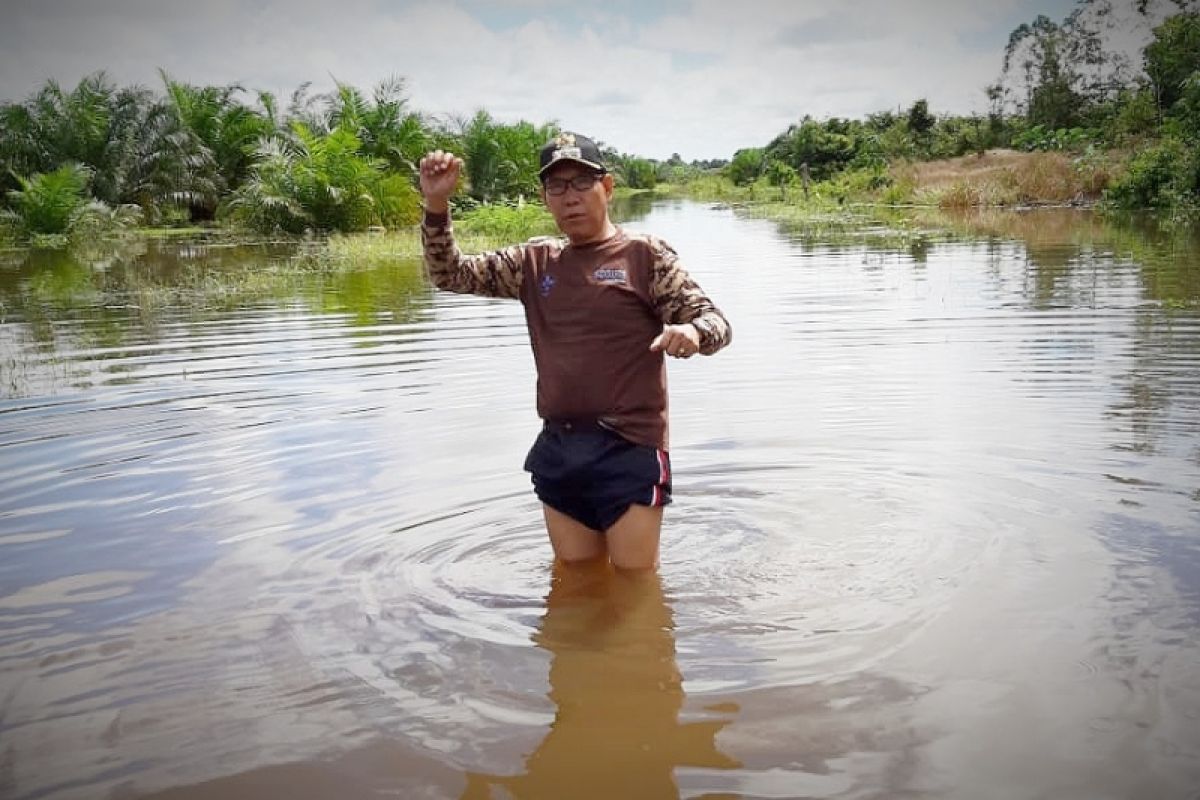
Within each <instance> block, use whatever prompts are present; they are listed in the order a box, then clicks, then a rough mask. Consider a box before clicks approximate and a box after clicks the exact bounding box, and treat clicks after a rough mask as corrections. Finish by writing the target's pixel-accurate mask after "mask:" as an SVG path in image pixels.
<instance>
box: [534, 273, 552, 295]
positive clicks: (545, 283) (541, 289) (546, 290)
mask: <svg viewBox="0 0 1200 800" xmlns="http://www.w3.org/2000/svg"><path fill="white" fill-rule="evenodd" d="M553 288H554V276H553V275H550V274H548V273H547V274H546V275H543V276H542V282H541V283H540V284H538V293H540V294H541V295H542V297H549V296H550V290H551V289H553Z"/></svg>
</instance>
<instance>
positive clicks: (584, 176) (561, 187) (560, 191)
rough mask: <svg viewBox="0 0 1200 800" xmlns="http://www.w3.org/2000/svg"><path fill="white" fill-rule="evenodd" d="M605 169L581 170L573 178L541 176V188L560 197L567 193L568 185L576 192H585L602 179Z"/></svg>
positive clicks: (605, 173)
mask: <svg viewBox="0 0 1200 800" xmlns="http://www.w3.org/2000/svg"><path fill="white" fill-rule="evenodd" d="M607 174H608V172H607V171H603V172H601V171H599V170H597V171H595V172H583V173H580V174H579V175H576V176H575V177H574V178H543V179H542V188H543V189H545V190H546V194H548V195H550V196H552V197H560V196H562V195H564V194H566V193H567V187H568V186H570V187H571V188H572V189H574V190H575V191H577V192H586V191H588V190H589V189H591V188H592V187H593V186H595V185H596V184H597V183H599V182H600V181H602V180H604V176H605V175H607Z"/></svg>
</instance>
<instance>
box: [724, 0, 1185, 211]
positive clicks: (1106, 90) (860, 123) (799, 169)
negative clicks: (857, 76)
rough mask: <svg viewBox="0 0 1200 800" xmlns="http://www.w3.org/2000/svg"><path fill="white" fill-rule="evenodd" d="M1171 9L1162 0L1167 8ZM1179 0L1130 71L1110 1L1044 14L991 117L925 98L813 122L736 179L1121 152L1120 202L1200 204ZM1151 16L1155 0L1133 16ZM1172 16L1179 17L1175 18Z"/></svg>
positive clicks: (733, 172)
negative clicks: (1116, 40) (1017, 154)
mask: <svg viewBox="0 0 1200 800" xmlns="http://www.w3.org/2000/svg"><path fill="white" fill-rule="evenodd" d="M1160 5H1161V4H1160ZM1195 6H1196V3H1195V2H1193V1H1192V0H1173V1H1172V2H1171V3H1170V4H1169V9H1168V13H1166V14H1162V8H1159V9H1157V10H1158V12H1159V13H1160V20H1159V22H1158V23H1157V24H1156V25H1154V27H1153V29H1152V34H1151V39H1150V41H1149V43H1148V44H1147V45H1146V46H1145V48H1144V49H1143V50H1142V52H1141V54H1140V59H1141V60H1140V64H1137V65H1134V64H1130V63H1128V62H1129V59H1128V58H1127V57H1126V56H1125V55H1124V54H1122V53H1119V52H1112V51H1110V50H1109V49H1108V48H1107V46H1106V41H1107V40H1108V38H1107V34H1108V33H1110V32H1111V31H1112V30H1113V29H1114V28H1117V27H1120V26H1123V25H1127V24H1129V20H1128V19H1127V18H1122V15H1121V14H1120V11H1121V9H1119V8H1117V7H1116V6H1114V4H1113V3H1112V2H1109V0H1082V1H1081V2H1080V3H1079V4H1078V5H1077V7H1076V8H1075V9H1074V10H1073V11H1072V13H1071V14H1070V15H1068V17H1067V18H1066V19H1065V20H1064V21H1063V22H1062V23H1055V22H1053V21H1052V20H1050V19H1049V18H1047V17H1045V16H1039V17H1038V18H1037V19H1035V20H1034V21H1033V22H1032V23H1029V24H1025V25H1021V26H1019V27H1018V28H1016V29H1015V30H1014V31H1013V32H1012V34H1011V36H1010V37H1009V41H1008V44H1007V47H1006V48H1005V52H1004V60H1003V68H1002V72H1001V74H1000V76H999V79H998V80H997V81H996V83H995V84H993V85H991V86H988V87H987V89H986V92H987V96H988V98H989V100H990V106H991V107H990V109H989V113H987V114H986V115H976V116H949V115H947V116H938V115H935V114H933V113H932V112H931V110H930V108H929V105H928V103H927V102H926V101H925V100H918V101H917V102H915V103H913V104H912V106H911V107H909V108H907V109H900V110H897V111H885V112H881V113H877V114H871V115H869V116H868V117H867V118H866V119H863V120H850V119H837V118H835V119H826V120H820V121H818V120H816V119H813V118H812V117H809V116H806V117H804V118H803V119H801V120H800V121H799V122H798V123H796V124H794V125H791V126H790V127H789V128H788V129H787V130H786V131H784V132H783V133H781V134H779V135H778V136H776V137H775V138H774V139H773V140H772V141H771V142H769V143H768V144H767V145H765V146H764V147H757V148H747V149H743V150H739V151H738V152H737V153H735V154H734V155H733V158H732V161H731V163H730V164H729V166H728V167H727V168H726V170H725V174H726V175H727V176H728V177H729V178H730V179H731V180H732V181H733V182H734V183H735V184H738V185H747V184H752V183H755V182H760V181H761V182H765V183H767V184H770V185H772V186H789V185H792V184H796V183H800V182H805V181H808V180H811V181H814V182H815V181H822V180H830V179H832V178H835V177H839V176H841V177H843V180H844V176H845V175H846V174H847V173H853V174H854V177H855V183H856V184H857V185H858V186H862V187H865V188H867V189H870V188H877V189H882V188H884V187H885V186H886V184H887V183H889V182H890V181H891V177H890V175H889V171H888V167H889V166H891V165H894V164H896V163H897V162H902V161H928V160H934V159H943V158H953V157H956V156H962V155H965V154H968V153H982V152H984V151H986V150H988V149H991V148H1012V149H1017V150H1024V151H1063V152H1067V153H1071V154H1075V155H1082V154H1088V153H1097V152H1118V153H1121V154H1123V155H1122V162H1123V164H1122V166H1123V169H1122V170H1119V171H1118V173H1119V174H1117V175H1116V176H1115V177H1114V179H1113V181H1112V183H1111V184H1109V185H1108V187H1107V192H1106V197H1107V199H1108V200H1110V201H1111V202H1113V203H1114V204H1117V205H1121V206H1127V207H1139V208H1177V207H1179V206H1188V207H1192V208H1195V207H1197V206H1200V13H1197V11H1196V9H1195ZM1126 10H1127V11H1128V12H1129V13H1130V14H1137V15H1140V17H1141V18H1143V19H1148V18H1149V15H1151V14H1153V13H1154V12H1155V11H1156V8H1155V6H1154V4H1153V3H1152V2H1151V0H1138V2H1137V4H1136V6H1130V7H1129V8H1128V9H1126ZM1172 12H1173V13H1172Z"/></svg>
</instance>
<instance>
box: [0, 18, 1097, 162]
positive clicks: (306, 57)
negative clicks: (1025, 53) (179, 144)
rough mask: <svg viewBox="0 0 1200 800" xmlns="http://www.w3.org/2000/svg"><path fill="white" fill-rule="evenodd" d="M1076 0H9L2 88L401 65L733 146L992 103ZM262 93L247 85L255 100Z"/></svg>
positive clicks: (589, 130) (574, 114)
mask: <svg viewBox="0 0 1200 800" xmlns="http://www.w3.org/2000/svg"><path fill="white" fill-rule="evenodd" d="M1073 6H1074V0H988V2H986V3H980V4H976V3H974V2H969V0H908V1H907V2H906V1H905V0H843V1H841V2H837V1H835V0H820V2H811V1H810V0H793V1H792V2H786V1H784V0H740V2H734V1H733V0H661V1H659V2H655V1H654V0H645V1H644V2H639V0H606V1H605V2H582V1H581V2H574V3H564V2H553V1H551V0H444V1H442V2H423V1H421V0H412V1H409V0H393V1H392V2H387V1H386V0H321V2H315V1H314V0H297V1H295V2H284V0H189V2H177V0H103V2H97V1H96V0H2V1H0V100H6V101H20V100H24V99H26V98H27V97H29V96H30V95H31V94H33V93H34V92H36V91H37V89H38V88H40V87H41V86H42V85H44V83H45V82H46V80H48V79H54V80H57V81H58V82H59V83H61V84H63V85H64V86H73V85H74V84H75V83H76V82H77V81H78V80H79V79H80V78H82V77H83V76H85V75H88V74H90V73H93V72H96V71H98V70H104V71H105V72H106V73H107V74H108V75H109V77H110V78H111V79H112V80H113V81H115V82H116V83H118V84H120V85H128V84H134V83H137V84H142V85H145V86H148V87H151V88H155V89H158V88H161V86H162V81H161V79H160V77H159V72H158V71H159V69H163V70H165V71H166V72H167V73H168V74H169V75H170V76H171V77H172V78H174V79H176V80H180V81H184V82H187V83H193V84H202V85H208V84H228V83H238V84H240V85H242V86H245V87H247V88H248V89H253V90H268V91H272V92H275V93H276V94H277V95H278V96H279V97H280V98H281V99H282V100H283V101H284V102H285V104H286V100H287V98H288V97H290V95H291V93H292V91H293V90H295V89H296V88H297V87H298V86H299V85H300V84H302V83H304V82H306V81H310V82H312V89H311V91H313V92H321V91H327V90H328V89H331V88H332V87H333V86H334V82H335V80H336V81H339V82H341V83H347V84H351V85H353V86H356V87H358V88H360V89H363V90H369V89H370V88H372V87H373V86H375V85H376V84H378V83H379V82H381V81H383V80H385V79H387V78H389V77H392V76H399V77H401V78H403V79H404V80H405V83H406V87H407V93H408V95H409V97H410V103H411V107H412V108H413V109H414V110H418V111H421V112H423V113H427V114H430V115H432V116H434V117H436V118H438V119H443V120H449V119H451V118H453V117H454V116H469V115H471V114H473V113H474V112H475V111H476V110H478V109H484V110H486V111H488V112H489V113H490V114H491V115H492V116H493V117H495V118H497V119H499V120H502V121H504V122H515V121H517V120H520V119H525V120H529V121H531V122H534V123H538V124H545V123H550V122H554V123H557V124H559V125H561V126H562V127H563V128H565V129H568V130H573V131H576V132H579V133H583V134H585V135H588V136H591V137H592V138H594V139H597V140H600V141H601V142H603V143H604V144H607V145H610V146H612V147H615V148H616V149H617V150H619V151H621V152H624V153H630V154H636V155H641V156H645V157H650V158H659V159H665V158H668V157H669V156H671V155H672V154H673V153H678V154H680V155H681V156H682V157H683V158H684V160H687V161H691V160H693V159H710V158H729V157H730V156H732V154H733V153H734V152H735V151H737V150H738V149H740V148H743V147H761V146H763V145H765V144H767V143H768V142H769V141H770V140H771V139H772V138H773V137H774V136H775V135H777V134H778V133H780V132H782V131H784V130H785V129H786V128H787V126H788V125H789V124H791V123H793V122H796V121H798V120H799V119H801V118H802V117H804V116H805V115H811V116H813V117H815V118H817V119H825V118H828V117H831V116H838V117H851V118H863V117H865V116H866V115H867V114H869V113H873V112H877V111H885V110H897V109H907V108H908V107H909V106H911V105H912V104H913V102H915V101H916V100H919V99H925V100H927V101H928V102H929V104H930V109H931V110H932V111H933V112H934V113H935V114H943V113H956V114H958V113H963V114H965V113H972V112H985V111H986V110H987V100H986V97H985V95H984V87H985V86H986V85H987V84H989V83H993V82H994V81H995V80H996V78H997V77H998V76H999V74H1000V68H1001V59H1002V56H1003V52H1004V46H1005V44H1006V42H1007V41H1008V35H1009V33H1010V32H1011V31H1012V30H1013V29H1014V28H1015V27H1017V26H1018V25H1020V24H1021V23H1023V22H1032V21H1033V20H1034V18H1035V17H1037V16H1038V15H1039V14H1045V15H1046V16H1048V17H1050V18H1051V19H1052V20H1054V21H1056V22H1061V21H1062V20H1063V19H1064V18H1065V17H1066V15H1067V14H1068V13H1069V12H1070V10H1071V9H1072V8H1073ZM252 100H253V96H252V95H249V94H248V95H246V101H247V102H252Z"/></svg>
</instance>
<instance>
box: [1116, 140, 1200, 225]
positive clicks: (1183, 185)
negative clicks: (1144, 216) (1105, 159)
mask: <svg viewBox="0 0 1200 800" xmlns="http://www.w3.org/2000/svg"><path fill="white" fill-rule="evenodd" d="M1105 197H1106V199H1107V200H1109V201H1110V202H1112V203H1114V204H1115V205H1117V206H1120V207H1122V208H1173V207H1176V206H1179V205H1189V206H1194V205H1196V204H1197V202H1198V201H1200V151H1198V149H1197V147H1195V146H1191V147H1189V146H1188V144H1187V143H1185V142H1184V141H1182V140H1180V139H1178V138H1166V139H1163V140H1162V141H1161V142H1159V143H1158V144H1157V145H1155V146H1153V147H1151V148H1149V149H1147V150H1144V151H1142V152H1141V153H1139V154H1138V155H1137V156H1136V157H1134V159H1133V160H1132V161H1130V162H1129V168H1128V171H1127V172H1126V173H1125V175H1124V176H1123V177H1121V178H1120V179H1119V180H1117V181H1116V182H1115V183H1114V184H1113V185H1112V186H1110V187H1109V189H1108V191H1107V192H1106V194H1105Z"/></svg>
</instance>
